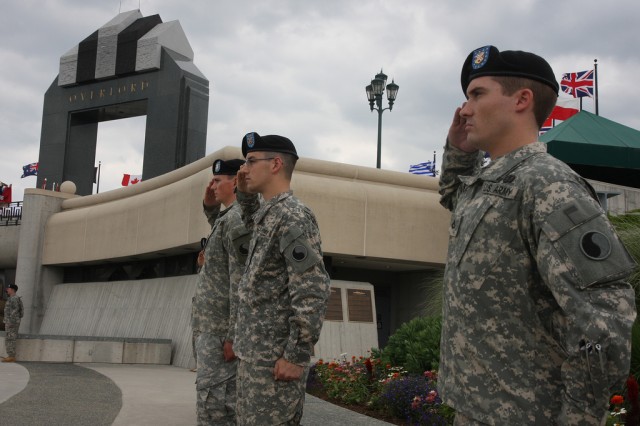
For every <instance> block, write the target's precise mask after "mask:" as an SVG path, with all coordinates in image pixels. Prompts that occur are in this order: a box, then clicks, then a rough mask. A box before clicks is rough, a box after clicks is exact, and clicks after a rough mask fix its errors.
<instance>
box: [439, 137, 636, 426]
mask: <svg viewBox="0 0 640 426" xmlns="http://www.w3.org/2000/svg"><path fill="white" fill-rule="evenodd" d="M447 145H448V144H447ZM480 161H481V154H467V153H464V152H463V151H461V150H458V149H456V148H453V147H449V146H447V147H445V154H444V159H443V171H442V176H441V180H440V189H441V190H440V194H441V195H442V198H441V203H442V205H444V206H445V207H446V208H448V209H450V210H452V213H453V214H452V216H451V226H450V229H449V233H450V239H449V252H448V257H447V265H446V268H445V280H444V297H443V302H444V303H443V322H442V342H441V355H440V379H439V382H438V385H439V388H440V391H441V393H442V395H443V399H444V401H445V403H447V404H450V405H451V406H453V407H454V408H455V409H456V410H458V411H460V412H462V413H464V414H465V415H466V416H468V417H471V418H474V419H476V420H479V421H482V422H485V423H488V424H509V425H511V424H513V425H516V424H517V425H520V424H570V425H581V424H599V423H600V421H601V420H602V419H603V417H604V416H605V415H606V412H607V409H608V400H609V396H610V392H611V390H612V389H613V388H614V387H616V386H618V385H620V384H621V383H622V381H623V380H624V379H625V377H626V376H627V375H628V373H629V360H630V346H631V343H630V335H631V326H632V324H633V321H634V319H635V316H636V310H635V302H634V292H633V289H632V288H631V287H630V286H629V284H627V283H626V282H624V281H623V280H624V279H625V278H626V277H627V276H628V275H629V273H630V272H631V271H632V270H633V268H634V267H635V262H634V261H633V259H632V258H631V257H630V255H629V254H628V253H627V251H626V249H625V248H624V246H623V245H622V243H621V242H620V240H619V239H618V236H617V235H616V233H615V232H614V230H613V227H612V226H611V224H610V222H609V221H608V219H607V217H606V215H605V213H604V212H603V211H602V209H601V207H600V205H599V204H598V202H597V201H596V199H595V193H594V191H593V189H592V188H591V186H590V185H589V184H588V183H587V182H586V181H584V180H583V179H582V178H581V177H580V176H578V175H577V174H575V173H574V172H573V171H572V170H571V169H570V168H569V167H568V166H567V165H566V164H564V163H562V162H560V161H559V160H557V159H555V158H553V157H551V156H550V155H548V154H547V153H546V146H545V145H544V144H543V143H540V142H536V143H533V144H530V145H527V146H524V147H522V148H520V149H517V150H515V151H513V152H511V153H509V154H507V155H505V156H503V157H500V158H498V159H496V160H495V161H493V162H492V163H490V164H489V165H488V166H487V167H485V168H481V167H480V166H479V164H480Z"/></svg>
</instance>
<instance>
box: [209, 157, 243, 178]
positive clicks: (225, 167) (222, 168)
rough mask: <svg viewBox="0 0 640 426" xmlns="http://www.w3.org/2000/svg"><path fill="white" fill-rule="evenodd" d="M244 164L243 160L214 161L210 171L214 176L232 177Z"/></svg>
mask: <svg viewBox="0 0 640 426" xmlns="http://www.w3.org/2000/svg"><path fill="white" fill-rule="evenodd" d="M243 164H244V160H238V159H234V160H227V161H224V160H220V159H218V160H216V161H214V162H213V166H212V167H211V169H212V170H213V174H214V175H232V176H235V175H236V174H237V173H238V170H240V167H241V166H242V165H243Z"/></svg>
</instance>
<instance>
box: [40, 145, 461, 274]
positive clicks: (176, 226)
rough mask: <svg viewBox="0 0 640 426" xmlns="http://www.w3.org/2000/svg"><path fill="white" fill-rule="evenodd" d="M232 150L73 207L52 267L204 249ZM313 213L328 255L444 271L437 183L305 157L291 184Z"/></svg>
mask: <svg viewBox="0 0 640 426" xmlns="http://www.w3.org/2000/svg"><path fill="white" fill-rule="evenodd" d="M239 157H241V153H240V149H238V148H232V147H226V148H224V149H222V150H219V151H217V152H214V153H213V154H210V155H208V156H207V157H205V158H202V159H201V160H198V161H196V162H194V163H192V164H189V165H187V166H185V167H183V168H180V169H178V170H175V171H173V172H171V173H167V174H165V175H162V176H159V177H157V178H154V179H150V180H149V181H143V182H141V183H139V184H137V185H135V186H132V187H126V188H121V189H118V190H114V191H109V192H106V193H102V194H96V195H91V196H85V197H77V198H72V199H68V200H65V201H64V202H63V203H62V211H61V212H59V213H56V214H54V215H53V216H52V217H51V218H50V219H49V221H48V222H47V225H46V230H45V240H44V249H43V264H44V265H65V264H81V263H85V262H92V261H93V262H96V261H104V260H117V259H132V258H133V259H136V258H145V257H155V256H158V255H160V254H178V253H180V252H185V251H194V250H196V249H197V247H198V244H199V241H200V238H201V237H202V236H204V235H206V234H207V233H208V230H209V225H208V223H207V221H206V219H205V217H204V215H203V214H202V194H203V191H204V187H205V185H206V184H207V182H208V181H209V179H210V177H211V170H210V167H211V164H212V163H213V161H214V159H216V158H224V159H230V158H239ZM292 187H293V190H294V193H295V194H296V196H298V197H299V198H300V199H302V200H303V201H304V202H305V203H306V204H307V205H309V206H310V207H311V208H312V209H313V211H314V212H315V214H316V216H317V218H318V222H319V225H320V232H321V235H322V240H323V250H324V252H325V254H330V255H334V256H343V257H345V258H348V257H358V258H371V259H380V260H385V259H386V260H389V261H393V262H405V263H416V262H417V263H419V264H422V265H423V266H435V265H442V264H444V261H445V256H446V246H447V238H448V232H447V229H448V224H449V213H448V212H447V211H446V210H445V209H443V208H442V207H441V206H440V205H439V204H438V200H439V195H438V193H437V189H438V183H437V179H436V178H431V177H426V176H417V175H411V174H409V173H399V172H392V171H387V170H378V169H372V168H367V167H360V166H353V165H348V164H342V163H333V162H328V161H321V160H312V159H301V160H300V161H299V162H298V165H297V167H296V171H295V172H294V177H293V181H292Z"/></svg>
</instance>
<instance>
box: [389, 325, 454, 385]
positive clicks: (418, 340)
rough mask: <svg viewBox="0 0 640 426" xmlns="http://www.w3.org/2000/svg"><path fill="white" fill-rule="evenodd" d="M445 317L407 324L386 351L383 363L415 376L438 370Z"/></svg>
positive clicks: (398, 331)
mask: <svg viewBox="0 0 640 426" xmlns="http://www.w3.org/2000/svg"><path fill="white" fill-rule="evenodd" d="M441 330H442V318H441V317H420V318H414V319H412V320H411V321H409V322H407V323H404V324H402V325H401V326H400V328H398V329H397V330H396V332H395V333H394V334H393V335H392V336H391V337H390V338H389V342H388V343H387V346H385V348H384V349H383V350H382V358H383V362H385V363H389V364H391V365H397V366H399V367H402V368H404V369H405V370H406V371H407V372H409V373H411V374H423V373H424V372H425V371H430V370H437V369H438V366H439V364H440V333H441Z"/></svg>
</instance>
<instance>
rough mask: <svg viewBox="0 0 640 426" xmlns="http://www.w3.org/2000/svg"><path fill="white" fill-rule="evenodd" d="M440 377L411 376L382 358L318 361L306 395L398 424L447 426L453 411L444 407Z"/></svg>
mask: <svg viewBox="0 0 640 426" xmlns="http://www.w3.org/2000/svg"><path fill="white" fill-rule="evenodd" d="M436 385H437V374H436V372H435V371H427V372H425V373H424V374H422V375H415V374H408V373H407V372H406V371H404V370H403V369H402V368H400V367H394V366H392V365H390V364H383V363H382V361H381V360H380V359H379V358H376V357H374V356H369V357H366V358H365V357H358V358H356V357H352V358H351V360H347V359H346V357H343V359H341V360H334V361H331V362H328V363H327V362H324V361H323V360H319V361H318V362H317V363H316V364H315V365H314V366H312V368H311V371H310V373H309V381H308V384H307V392H309V393H310V394H312V395H315V396H318V397H320V398H323V399H327V400H328V401H331V402H334V403H337V404H338V405H342V406H346V407H347V408H351V409H355V410H356V411H358V412H361V413H363V414H366V415H369V416H371V417H376V418H379V419H382V420H385V421H387V422H390V423H395V424H410V425H448V424H451V422H452V420H453V410H452V409H451V408H449V407H447V406H446V405H444V404H442V401H441V400H440V397H439V395H438V391H437V387H436Z"/></svg>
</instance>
